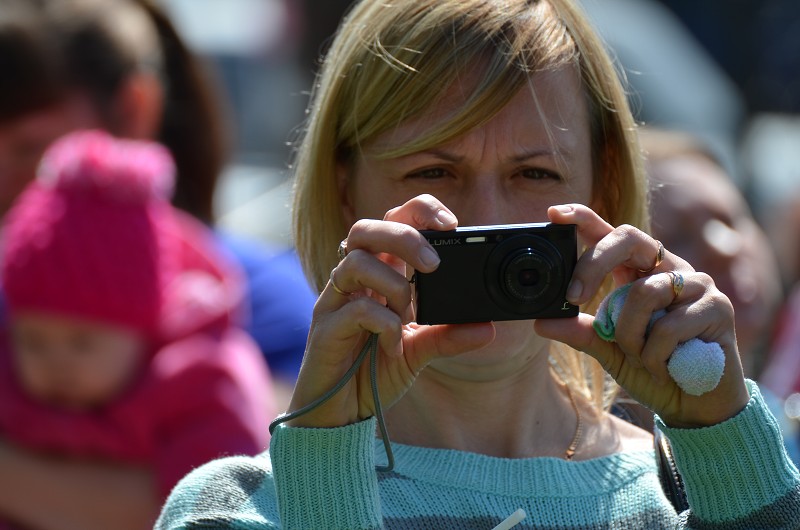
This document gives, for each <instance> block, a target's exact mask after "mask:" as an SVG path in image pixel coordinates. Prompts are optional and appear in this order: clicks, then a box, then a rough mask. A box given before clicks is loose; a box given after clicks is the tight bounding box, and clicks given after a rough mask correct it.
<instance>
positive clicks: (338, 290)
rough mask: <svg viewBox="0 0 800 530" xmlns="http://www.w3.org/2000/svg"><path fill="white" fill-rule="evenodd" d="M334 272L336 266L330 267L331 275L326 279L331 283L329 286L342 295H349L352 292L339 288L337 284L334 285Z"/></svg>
mask: <svg viewBox="0 0 800 530" xmlns="http://www.w3.org/2000/svg"><path fill="white" fill-rule="evenodd" d="M335 273H336V267H334V268H332V269H331V277H330V279H329V280H328V281H329V282H330V284H331V287H333V290H334V291H336V292H337V293H339V294H340V295H342V296H350V295H351V294H353V293H348V292H347V291H345V290H343V289H341V288H340V287H339V286H338V285H336V279H335V278H334V274H335Z"/></svg>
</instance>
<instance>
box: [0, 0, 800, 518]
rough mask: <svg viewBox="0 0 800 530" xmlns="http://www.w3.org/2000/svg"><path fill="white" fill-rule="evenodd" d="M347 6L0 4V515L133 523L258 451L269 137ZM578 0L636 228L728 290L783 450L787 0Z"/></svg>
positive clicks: (790, 229)
mask: <svg viewBox="0 0 800 530" xmlns="http://www.w3.org/2000/svg"><path fill="white" fill-rule="evenodd" d="M349 3H350V2H349V0H225V1H224V2H222V1H220V0H160V1H156V0H0V80H1V81H0V219H1V220H2V223H3V229H2V230H3V232H2V252H0V264H1V265H2V271H3V274H2V281H3V284H2V293H3V294H2V302H3V303H2V312H1V313H0V319H1V320H0V326H2V329H0V338H1V339H2V343H0V378H2V381H1V382H0V469H7V470H14V471H15V472H13V473H7V472H3V473H0V528H2V527H3V525H7V527H8V528H37V529H38V528H41V529H47V528H67V527H80V528H87V529H89V528H110V527H114V528H123V527H124V526H125V525H129V526H130V527H131V528H144V527H147V525H148V524H151V523H152V520H154V518H155V515H156V513H157V511H158V506H160V503H161V502H163V499H164V498H165V496H166V494H167V493H168V492H169V489H170V488H171V487H172V486H173V485H174V484H175V483H176V482H177V480H178V479H179V478H180V477H181V476H182V475H183V474H185V473H186V472H188V471H189V470H190V469H192V468H193V467H196V466H198V465H200V464H202V463H203V462H205V461H208V460H210V459H212V458H215V457H217V456H222V455H224V454H232V453H236V452H245V453H250V454H255V453H258V452H260V451H263V450H264V449H266V447H267V444H268V434H267V429H266V424H265V422H266V421H268V420H269V419H271V418H272V417H274V416H275V415H276V414H277V413H278V412H279V411H281V409H282V408H283V407H284V406H285V404H286V403H287V401H288V396H289V393H290V392H291V388H292V384H293V381H294V378H295V377H296V375H297V372H298V370H299V367H300V363H301V361H302V356H303V350H304V347H305V342H306V336H307V334H308V329H309V325H310V322H311V312H312V309H313V305H314V302H315V299H316V293H315V292H314V291H313V290H312V289H311V287H310V286H309V284H308V282H307V280H306V278H305V275H304V273H303V271H302V270H301V267H300V264H299V262H298V260H297V257H296V255H295V253H294V251H293V248H292V242H291V234H290V233H289V228H288V227H289V210H288V204H289V201H290V198H289V194H290V190H291V176H290V175H291V155H292V142H293V140H294V139H295V138H296V137H297V131H298V130H299V128H300V127H301V126H302V120H303V116H304V110H305V106H306V104H307V102H308V95H309V93H310V91H311V90H312V89H313V83H314V72H315V71H316V68H317V66H318V64H319V62H320V61H321V60H322V58H323V56H324V53H325V47H326V43H327V42H328V40H329V38H330V36H331V34H332V33H333V32H334V31H335V28H336V26H337V23H338V21H339V19H340V18H341V16H342V15H343V14H344V13H345V12H346V9H347V6H348V5H349ZM582 3H583V4H584V7H585V8H586V10H587V11H588V12H589V14H590V16H591V18H592V19H593V20H594V22H595V23H596V25H597V26H598V28H599V29H600V31H601V34H602V35H603V37H604V39H605V40H606V42H607V44H608V46H609V47H610V48H611V49H612V50H613V53H614V55H615V56H616V58H617V60H618V61H619V68H620V72H621V73H622V74H623V75H624V76H625V77H626V78H627V82H628V85H629V87H630V97H631V101H632V103H633V108H634V109H635V110H636V113H637V118H638V120H639V121H640V122H641V123H642V124H643V125H644V127H643V129H642V136H641V138H642V149H643V152H644V153H645V155H646V156H647V160H648V162H647V170H648V174H649V175H650V178H651V190H652V196H651V206H652V215H653V223H652V231H653V235H654V236H655V237H656V238H658V239H659V240H661V241H662V242H663V244H664V245H665V246H666V247H667V248H668V249H670V250H671V251H673V252H675V253H676V254H678V255H680V256H682V257H684V258H686V259H687V260H688V261H689V262H691V263H692V264H694V265H695V267H696V268H697V269H698V270H703V271H704V272H707V273H709V274H710V275H711V276H712V277H713V278H714V281H715V282H716V283H717V285H718V286H719V288H720V289H721V290H722V291H723V292H724V293H725V294H727V295H728V296H729V297H730V299H731V300H732V302H733V304H734V307H735V310H736V326H737V336H738V339H739V347H740V349H741V353H742V358H743V360H744V362H745V364H746V366H745V372H746V375H747V376H748V377H751V378H753V379H757V380H759V382H760V383H761V385H762V389H763V390H764V391H765V393H766V394H768V397H769V400H770V402H771V404H772V405H773V407H774V412H775V413H776V416H777V417H778V419H779V421H780V422H781V423H782V428H783V430H784V434H785V437H786V443H787V449H788V450H789V451H790V454H791V456H792V457H793V458H794V459H795V461H796V462H798V461H800V452H798V450H797V445H798V436H800V433H799V430H798V428H797V421H798V418H800V234H799V233H798V230H797V227H798V226H800V213H798V212H800V208H798V206H800V178H797V177H798V176H800V154H799V153H800V149H798V146H800V90H798V88H800V68H798V65H799V63H800V32H798V31H796V29H795V27H796V26H797V24H798V23H800V11H798V10H797V9H796V7H795V6H794V2H792V1H791V0H766V1H763V0H762V1H758V2H756V1H755V0H733V1H731V2H727V3H726V4H725V12H726V16H719V10H720V6H719V4H718V3H714V2H706V3H703V2H700V3H697V2H689V1H686V0H661V1H657V0H583V2H582ZM57 140H58V141H57ZM43 158H44V161H43ZM112 182H113V183H112ZM143 249H146V250H143ZM145 270H146V271H150V273H149V275H148V274H139V273H141V272H142V271H145ZM103 282H106V284H104V283H103ZM115 285H119V286H121V288H120V289H115V288H113V287H114V286H115ZM90 294H91V296H89V295H90ZM148 308H149V309H148ZM53 314H55V315H57V318H52V315H53ZM87 352H88V353H87ZM87 359H89V360H90V361H87ZM99 382H103V384H99ZM54 433H57V435H54ZM12 477H15V478H14V480H13V481H12V480H11V478H12ZM19 477H25V478H24V480H23V479H19ZM45 505H48V506H52V509H46V510H45V509H43V508H42V507H43V506H45ZM118 513H135V514H138V515H139V516H140V518H137V517H131V518H129V519H127V520H125V521H120V520H119V518H118V517H117V514H118Z"/></svg>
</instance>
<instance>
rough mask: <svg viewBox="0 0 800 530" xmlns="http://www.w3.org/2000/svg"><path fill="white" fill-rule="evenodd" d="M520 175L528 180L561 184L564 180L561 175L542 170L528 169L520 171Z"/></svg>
mask: <svg viewBox="0 0 800 530" xmlns="http://www.w3.org/2000/svg"><path fill="white" fill-rule="evenodd" d="M520 174H521V175H522V176H523V177H525V178H526V179H530V180H555V181H558V182H561V181H562V180H564V179H563V178H561V175H559V174H558V173H556V172H555V171H549V170H547V169H541V168H528V169H523V170H521V171H520Z"/></svg>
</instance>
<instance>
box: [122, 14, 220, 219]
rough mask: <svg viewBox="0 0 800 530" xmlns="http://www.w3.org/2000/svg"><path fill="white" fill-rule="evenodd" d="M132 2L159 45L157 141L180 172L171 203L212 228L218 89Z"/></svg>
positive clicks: (164, 20) (176, 40)
mask: <svg viewBox="0 0 800 530" xmlns="http://www.w3.org/2000/svg"><path fill="white" fill-rule="evenodd" d="M135 1H136V2H138V3H139V4H141V5H142V6H143V7H144V8H145V9H146V11H147V13H148V14H149V15H150V17H151V19H152V20H153V23H154V24H155V28H156V31H157V32H158V36H159V39H160V41H161V51H162V61H163V73H164V77H165V79H164V81H165V83H164V84H165V88H166V97H165V105H164V117H163V121H162V123H161V131H160V134H159V140H160V141H161V142H162V143H163V144H164V145H166V146H167V147H168V148H169V150H170V151H171V152H172V156H173V157H174V158H175V164H176V166H177V168H178V175H177V177H178V178H177V184H176V188H175V196H174V197H173V203H174V204H175V205H176V206H178V207H179V208H182V209H184V210H186V211H188V212H189V213H191V214H193V215H195V216H196V217H198V218H200V219H201V220H203V221H206V222H208V223H211V222H213V219H214V204H213V202H214V201H213V198H214V190H215V188H216V185H217V179H218V177H219V174H220V173H221V171H222V168H223V166H224V164H225V161H226V158H227V156H228V141H227V128H226V124H225V123H224V121H223V116H222V111H221V107H220V100H219V94H218V93H217V88H216V86H215V85H214V84H212V82H211V81H210V79H209V72H207V71H206V69H205V68H204V67H203V65H202V63H201V62H200V60H199V59H198V58H197V57H196V56H195V55H194V54H193V53H192V52H191V51H190V50H189V49H188V48H187V46H186V44H185V43H184V42H183V40H182V39H181V37H180V35H179V34H178V32H177V30H176V29H175V27H174V25H173V24H172V22H171V21H170V20H169V18H168V17H167V16H166V15H165V14H164V13H163V12H162V11H161V10H159V9H158V8H157V7H156V6H155V5H154V4H153V2H152V1H150V0H135Z"/></svg>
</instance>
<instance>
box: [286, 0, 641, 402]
mask: <svg viewBox="0 0 800 530" xmlns="http://www.w3.org/2000/svg"><path fill="white" fill-rule="evenodd" d="M565 65H572V67H575V68H577V70H578V71H579V73H580V76H581V79H582V83H583V86H584V91H585V96H586V100H587V102H588V107H589V113H590V120H591V123H590V127H591V135H592V156H593V167H594V175H593V190H594V192H593V193H594V199H595V204H598V205H601V206H600V208H599V210H600V211H599V212H598V213H599V214H601V215H602V216H603V217H604V218H605V219H606V220H607V221H608V222H609V223H611V224H613V225H614V226H617V225H620V224H624V223H627V224H632V225H634V226H638V227H639V228H642V229H645V230H647V228H648V226H647V202H646V195H647V191H646V190H647V188H646V185H645V179H644V172H643V169H642V166H641V160H640V158H641V157H640V153H639V147H638V144H637V139H636V132H635V123H634V120H633V117H632V115H631V112H630V110H629V108H628V103H627V98H626V94H625V91H624V89H623V87H622V84H621V82H620V79H619V76H618V74H617V71H616V70H615V68H614V65H613V63H612V61H611V59H610V58H609V56H608V54H607V53H606V51H605V49H604V46H603V43H602V42H601V41H600V39H599V38H598V37H597V35H596V34H595V33H594V31H593V30H592V29H591V27H590V26H589V24H588V21H587V19H586V17H585V15H584V14H583V13H582V12H581V11H580V10H579V9H578V7H577V6H576V5H575V4H574V2H573V1H571V0H538V1H537V0H393V1H392V2H384V1H380V0H375V1H373V0H364V1H361V2H360V3H358V4H356V5H355V6H354V7H353V9H352V10H351V12H350V13H349V14H348V15H347V16H346V17H345V19H344V20H343V22H342V24H341V25H340V27H339V31H338V33H337V35H336V38H335V40H334V41H333V43H332V45H331V48H330V51H329V52H328V55H327V57H326V58H325V61H324V63H323V67H322V70H321V72H320V74H319V76H318V78H317V84H316V85H315V88H314V91H313V95H312V102H311V106H310V108H309V115H308V121H307V123H306V128H305V131H304V136H303V138H302V141H301V143H300V145H299V147H298V150H297V153H296V159H295V167H294V170H295V171H294V173H295V196H294V210H293V220H294V226H293V228H294V236H295V243H296V245H297V250H298V253H299V255H300V258H301V260H302V262H303V264H304V267H305V270H306V274H307V275H308V276H309V278H310V280H311V281H312V283H313V284H314V285H316V287H317V288H318V289H319V290H321V289H322V288H323V287H324V286H325V284H326V283H327V280H328V275H329V273H330V270H331V269H332V268H333V267H334V266H335V265H336V263H337V255H336V248H337V246H338V243H339V241H341V240H342V239H343V238H344V237H346V236H347V233H348V231H349V228H350V227H349V226H348V225H347V223H346V221H345V219H344V216H343V212H342V207H341V202H340V201H341V197H340V193H339V188H338V184H337V178H336V168H337V164H344V165H345V166H347V164H348V163H350V162H351V160H352V157H353V156H354V155H355V154H357V153H358V150H359V148H360V146H361V145H363V144H365V143H367V142H369V141H370V140H372V139H374V138H376V137H377V136H378V135H380V134H381V133H384V132H386V131H389V130H391V129H393V128H395V127H397V126H398V125H399V124H401V123H403V122H405V121H406V120H409V119H411V118H414V117H418V116H420V115H421V114H422V113H425V112H426V111H428V110H429V109H431V108H434V107H435V106H436V105H437V104H438V103H440V102H441V101H442V99H441V98H442V97H443V95H444V94H445V93H446V90H447V88H448V87H450V86H451V85H452V82H453V80H455V79H458V78H459V76H464V75H465V74H466V73H469V72H471V71H474V70H475V69H476V68H481V75H480V76H479V82H478V83H477V86H476V87H475V88H474V90H473V91H472V92H471V94H470V95H469V97H468V98H467V100H466V101H465V103H464V104H463V105H462V106H461V108H460V109H458V110H457V112H455V113H454V114H453V115H451V116H449V117H448V118H447V119H446V120H444V121H443V123H441V125H439V126H437V127H435V128H433V129H432V130H430V131H428V132H427V133H426V134H424V135H422V136H421V137H418V138H415V139H414V140H413V141H411V142H410V143H408V144H407V145H404V146H401V148H399V149H397V150H394V151H392V152H386V153H383V156H385V157H394V156H399V155H402V154H405V153H410V152H414V151H418V150H421V149H425V148H427V147H431V146H434V145H439V144H442V143H444V142H446V141H448V140H450V139H452V138H455V137H457V136H459V135H461V134H463V133H465V132H466V131H469V130H471V129H473V128H475V127H478V126H480V125H482V124H483V123H485V122H487V121H488V120H490V119H491V118H492V117H493V116H494V115H495V114H496V113H497V112H498V111H500V110H501V109H502V108H503V107H504V106H505V104H506V103H507V102H508V101H509V100H510V99H511V98H512V97H513V96H514V95H515V94H516V93H517V92H518V91H519V90H520V89H522V88H523V87H525V86H529V82H530V77H531V75H533V74H535V73H536V72H541V71H545V70H552V69H555V68H559V67H562V66H565ZM608 285H610V284H607V285H606V288H605V290H604V292H602V293H599V294H598V297H597V300H595V301H594V302H593V303H590V304H588V307H587V308H584V311H587V310H588V311H590V312H593V311H594V310H595V308H596V304H597V303H598V302H599V299H601V298H602V295H603V294H605V292H607V290H608ZM551 359H552V360H553V363H554V367H555V370H556V372H557V373H558V374H559V376H560V377H562V378H563V379H564V380H565V381H566V382H568V383H569V384H570V385H572V386H573V387H574V388H576V389H578V390H581V391H583V393H585V394H586V395H591V397H592V400H593V402H594V403H596V404H597V405H598V407H606V406H608V405H609V403H610V399H611V395H612V394H613V391H612V389H613V388H614V387H613V385H611V384H610V382H609V381H608V378H607V377H606V376H605V372H603V370H602V369H601V368H600V367H599V365H598V364H597V363H596V362H594V361H593V360H592V359H591V358H589V357H588V356H586V355H583V354H579V353H578V352H575V351H574V350H571V349H569V348H566V347H560V346H559V347H555V348H553V351H552V352H551Z"/></svg>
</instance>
